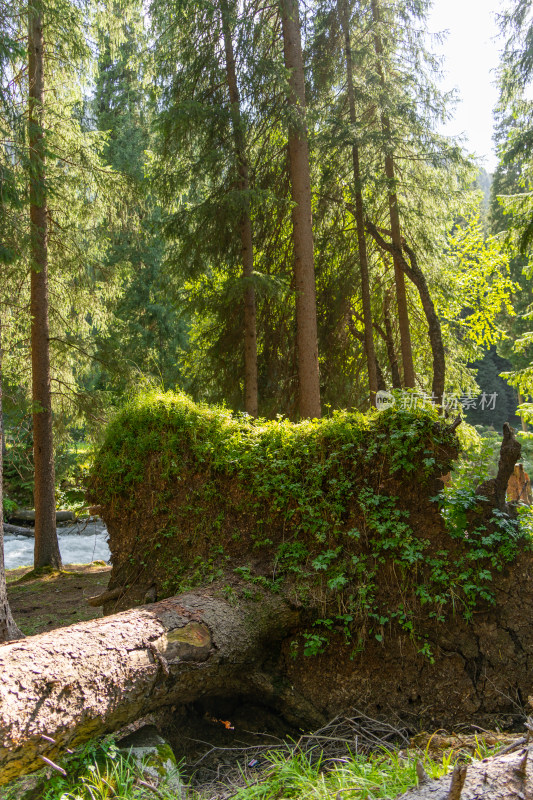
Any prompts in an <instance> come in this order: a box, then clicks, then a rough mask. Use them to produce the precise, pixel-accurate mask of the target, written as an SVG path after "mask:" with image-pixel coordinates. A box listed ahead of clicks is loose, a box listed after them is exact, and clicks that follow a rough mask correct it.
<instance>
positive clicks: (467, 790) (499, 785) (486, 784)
mask: <svg viewBox="0 0 533 800" xmlns="http://www.w3.org/2000/svg"><path fill="white" fill-rule="evenodd" d="M532 749H533V745H532V746H530V747H529V748H528V749H523V750H519V751H517V752H513V753H506V754H504V755H495V756H493V757H492V758H485V759H483V761H474V762H473V763H472V764H469V765H468V767H467V766H466V765H465V764H460V763H458V764H457V765H456V767H455V769H454V770H453V772H452V774H451V775H449V774H448V775H445V776H444V777H442V778H438V780H430V781H421V782H420V783H419V785H418V786H416V787H414V788H413V789H409V790H408V791H407V792H404V794H402V795H401V796H400V798H398V800H459V798H461V800H474V798H485V800H514V798H523V800H525V798H531V797H533V766H531V767H530V766H529V762H530V761H531V757H532V755H533V753H532Z"/></svg>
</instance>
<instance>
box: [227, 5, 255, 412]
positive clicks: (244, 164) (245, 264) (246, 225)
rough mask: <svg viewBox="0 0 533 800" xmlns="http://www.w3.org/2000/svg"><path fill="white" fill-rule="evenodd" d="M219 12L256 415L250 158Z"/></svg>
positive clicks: (249, 385) (248, 385) (251, 405)
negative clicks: (236, 177)
mask: <svg viewBox="0 0 533 800" xmlns="http://www.w3.org/2000/svg"><path fill="white" fill-rule="evenodd" d="M220 16H221V19H222V32H223V35H224V50H225V55H226V79H227V82H228V90H229V98H230V104H231V122H232V127H233V141H234V146H235V156H236V158H237V169H238V173H239V190H240V191H241V192H242V197H241V202H242V204H243V209H242V213H241V217H240V220H239V228H240V237H241V259H242V276H243V279H244V284H245V288H244V408H245V411H247V412H248V414H250V415H251V416H252V417H257V411H258V389H257V330H256V310H255V291H254V286H253V283H252V277H253V271H254V249H253V238H252V220H251V217H250V200H249V197H248V192H249V190H250V180H249V168H248V159H247V156H246V143H245V139H244V130H243V124H242V116H241V101H240V95H239V85H238V83H237V74H236V70H235V56H234V52H233V39H232V35H231V21H230V20H231V15H230V9H229V6H228V2H227V0H220Z"/></svg>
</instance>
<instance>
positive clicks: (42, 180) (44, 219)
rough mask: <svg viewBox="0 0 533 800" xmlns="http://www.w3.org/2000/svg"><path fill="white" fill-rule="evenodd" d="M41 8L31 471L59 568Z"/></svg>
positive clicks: (46, 542)
mask: <svg viewBox="0 0 533 800" xmlns="http://www.w3.org/2000/svg"><path fill="white" fill-rule="evenodd" d="M43 13H44V9H43V4H42V2H40V0H38V1H37V2H36V3H35V4H33V5H32V6H30V7H28V91H29V102H28V142H29V183H30V186H29V202H30V224H31V231H30V242H31V256H30V258H31V306H30V310H31V362H32V400H33V457H34V469H35V489H34V495H35V500H34V502H35V566H36V567H45V566H51V567H54V568H55V569H61V555H60V552H59V543H58V540H57V532H56V507H55V468H54V446H53V433H52V394H51V384H50V345H49V339H50V324H49V297H48V208H47V190H46V172H45V141H44V129H43V115H44V107H45V78H44V46H45V44H44V36H43V24H44V20H43Z"/></svg>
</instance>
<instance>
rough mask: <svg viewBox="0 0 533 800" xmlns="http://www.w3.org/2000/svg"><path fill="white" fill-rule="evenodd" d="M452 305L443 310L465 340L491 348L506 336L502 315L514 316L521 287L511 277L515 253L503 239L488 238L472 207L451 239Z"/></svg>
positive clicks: (450, 298)
mask: <svg viewBox="0 0 533 800" xmlns="http://www.w3.org/2000/svg"><path fill="white" fill-rule="evenodd" d="M448 246H449V251H448V258H447V261H448V264H449V267H448V269H449V272H450V290H451V291H450V296H449V306H448V308H447V309H443V311H444V313H445V315H446V316H447V317H448V319H450V320H453V322H454V324H455V326H458V327H459V328H460V330H461V332H462V336H463V338H465V339H468V340H470V341H471V342H473V343H474V344H475V345H478V346H485V347H488V346H490V345H492V344H496V342H498V341H500V339H502V338H504V337H505V332H504V330H503V329H502V328H501V327H500V321H499V318H500V316H501V314H502V312H507V313H508V314H513V313H514V311H513V305H512V295H513V292H516V291H517V290H518V289H519V287H518V285H517V284H515V283H514V282H513V281H512V280H511V278H510V277H509V261H510V257H511V253H510V252H509V249H508V247H507V246H506V245H505V243H504V242H503V240H502V239H501V238H500V237H496V236H486V235H485V233H484V231H483V225H482V222H481V219H480V215H479V211H477V210H476V209H474V208H470V209H469V210H468V212H467V214H466V216H465V218H464V220H463V221H461V222H460V223H458V224H457V225H456V226H455V227H454V230H453V231H452V232H451V233H450V235H449V237H448Z"/></svg>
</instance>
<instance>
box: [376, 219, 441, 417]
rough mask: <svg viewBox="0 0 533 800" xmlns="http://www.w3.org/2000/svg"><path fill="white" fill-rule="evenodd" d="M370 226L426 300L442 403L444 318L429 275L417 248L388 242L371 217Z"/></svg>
mask: <svg viewBox="0 0 533 800" xmlns="http://www.w3.org/2000/svg"><path fill="white" fill-rule="evenodd" d="M367 229H368V231H369V232H370V233H371V235H372V236H373V238H374V239H375V241H376V242H377V244H378V245H379V246H380V247H382V248H383V249H384V250H386V251H387V252H389V253H392V255H393V256H395V258H396V261H397V263H398V264H399V266H400V269H402V270H403V272H405V274H406V275H407V276H408V278H410V280H411V281H412V282H413V283H414V285H415V286H416V288H417V289H418V294H419V296H420V302H421V303H422V308H423V309H424V314H425V316H426V321H427V324H428V336H429V342H430V345H431V352H432V355H433V381H432V386H431V391H432V394H433V396H434V399H435V401H436V402H437V403H438V404H439V405H440V404H441V403H442V399H443V395H444V386H445V381H446V359H445V355H444V343H443V341H442V330H441V327H440V320H439V318H438V315H437V312H436V311H435V306H434V304H433V300H432V299H431V294H430V291H429V287H428V284H427V281H426V276H425V275H424V273H423V272H422V270H421V269H420V266H419V265H418V261H417V259H416V254H415V252H414V250H413V249H412V248H411V247H409V245H408V244H407V243H406V242H405V241H404V240H403V239H402V240H401V248H400V250H398V248H397V246H396V244H395V243H394V241H393V242H392V244H389V243H388V242H387V241H385V239H384V238H383V236H382V235H381V233H380V232H379V230H378V229H377V227H376V226H375V225H374V224H373V223H372V222H370V221H369V220H367ZM391 238H392V235H391ZM403 250H404V251H405V252H406V253H407V256H408V258H409V261H408V260H407V259H406V258H405V256H404V253H403Z"/></svg>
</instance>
